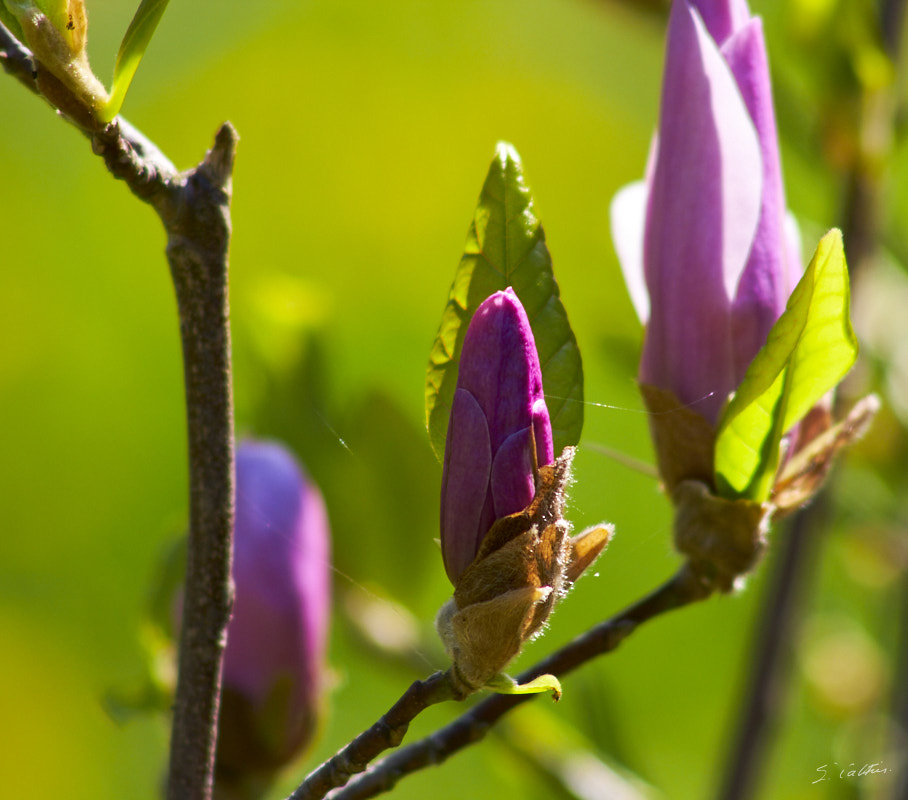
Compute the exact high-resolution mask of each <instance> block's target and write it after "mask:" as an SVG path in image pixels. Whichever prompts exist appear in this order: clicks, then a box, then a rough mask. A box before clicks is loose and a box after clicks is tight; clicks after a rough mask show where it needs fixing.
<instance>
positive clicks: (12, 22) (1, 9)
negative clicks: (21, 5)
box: [0, 0, 25, 42]
mask: <svg viewBox="0 0 908 800" xmlns="http://www.w3.org/2000/svg"><path fill="white" fill-rule="evenodd" d="M7 4H9V5H10V6H15V5H17V4H15V3H11V2H10V3H4V2H3V0H0V23H3V25H5V26H6V28H7V30H8V31H9V32H10V33H11V34H12V35H13V36H15V37H16V38H17V39H18V40H19V41H20V42H23V41H25V37H24V36H23V34H22V27H21V26H20V25H19V20H18V19H16V15H15V14H13V12H12V11H11V10H10V9H9V8H7Z"/></svg>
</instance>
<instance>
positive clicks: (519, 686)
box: [486, 672, 561, 700]
mask: <svg viewBox="0 0 908 800" xmlns="http://www.w3.org/2000/svg"><path fill="white" fill-rule="evenodd" d="M486 688H487V689H491V690H492V691H493V692H497V693H498V694H542V693H543V692H551V693H552V698H553V699H555V700H558V699H560V698H561V681H559V680H558V678H556V677H555V676H554V675H548V674H546V675H540V676H539V677H538V678H533V680H531V681H527V682H526V683H517V681H515V680H514V679H513V678H512V677H511V676H510V675H505V674H504V673H503V672H499V673H498V674H497V675H496V676H495V677H494V678H492V680H490V681H489V682H488V683H487V684H486Z"/></svg>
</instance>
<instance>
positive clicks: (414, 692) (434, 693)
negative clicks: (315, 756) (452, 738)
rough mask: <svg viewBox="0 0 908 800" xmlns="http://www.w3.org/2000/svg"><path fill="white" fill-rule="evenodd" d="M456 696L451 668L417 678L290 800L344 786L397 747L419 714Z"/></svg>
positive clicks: (307, 799) (305, 798)
mask: <svg viewBox="0 0 908 800" xmlns="http://www.w3.org/2000/svg"><path fill="white" fill-rule="evenodd" d="M454 697H455V692H454V687H453V684H452V683H451V679H450V675H449V673H448V672H436V673H435V674H434V675H431V676H430V677H429V678H427V679H426V680H424V681H416V682H415V683H413V684H412V685H411V686H410V688H409V689H407V691H406V692H404V694H403V695H402V696H401V698H400V699H399V700H398V701H397V702H396V703H395V704H394V705H393V706H391V708H390V710H389V711H388V713H387V714H385V715H384V716H383V717H382V718H381V719H380V720H379V721H378V722H376V723H375V724H374V725H373V726H372V727H371V728H369V729H368V730H366V731H364V732H363V733H361V734H360V735H359V736H357V737H356V738H355V739H354V740H353V741H352V742H350V744H348V745H347V746H346V747H345V748H344V749H343V750H341V751H340V752H339V753H337V755H335V756H334V757H333V758H331V759H329V760H328V761H326V762H325V763H324V764H322V765H321V766H320V767H319V768H318V769H316V770H315V771H314V772H312V773H311V774H310V775H309V776H308V777H307V778H306V780H305V781H303V783H302V784H300V786H298V787H297V789H296V790H295V791H294V792H293V794H291V795H290V796H289V798H288V800H315V798H321V797H324V796H325V795H326V794H327V793H328V792H329V791H330V790H331V789H334V788H336V787H338V786H343V785H344V784H345V783H346V782H347V781H348V780H349V779H350V776H351V775H355V774H356V773H358V772H362V771H363V770H364V769H365V768H366V766H367V765H368V763H369V762H370V761H371V760H372V759H373V758H375V757H376V756H377V755H378V754H379V753H382V752H384V751H385V750H388V749H389V748H391V747H397V746H398V745H399V744H400V743H401V741H403V738H404V736H405V735H406V733H407V728H408V727H409V725H410V723H411V722H412V721H413V719H415V718H416V716H417V715H418V714H420V713H421V712H422V711H424V710H425V709H427V708H428V707H429V706H431V705H434V704H435V703H440V702H442V701H444V700H453V699H454Z"/></svg>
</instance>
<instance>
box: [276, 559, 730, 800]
mask: <svg viewBox="0 0 908 800" xmlns="http://www.w3.org/2000/svg"><path fill="white" fill-rule="evenodd" d="M712 591H713V586H712V585H711V584H710V583H708V582H705V581H703V580H701V579H700V577H698V576H697V575H696V574H695V573H694V572H693V571H691V570H690V568H689V567H687V566H684V567H682V569H681V570H680V571H679V572H678V573H677V574H676V575H675V576H674V577H673V578H671V580H669V581H668V582H666V583H665V584H663V585H662V586H661V587H660V588H658V589H657V590H656V591H654V592H653V593H652V594H650V595H648V596H647V597H645V598H643V599H642V600H640V601H639V602H637V603H635V604H634V605H632V606H630V607H629V608H627V609H625V610H624V611H623V612H621V613H620V614H618V615H616V616H615V617H612V618H611V619H609V620H606V621H605V622H602V623H600V624H599V625H597V626H596V627H594V628H592V629H591V630H589V631H587V632H586V633H584V634H583V635H582V636H579V637H577V638H576V639H574V641H572V642H571V643H569V644H568V645H566V646H565V647H563V648H561V649H560V650H558V651H557V652H555V653H553V654H552V655H550V656H549V657H548V658H545V659H543V660H542V661H540V662H539V663H538V664H536V665H535V666H533V667H530V669H528V670H527V671H526V672H524V673H522V674H521V675H519V676H518V678H517V680H518V682H520V683H525V682H527V681H530V680H533V679H534V678H536V677H538V676H539V675H544V674H546V673H549V674H552V675H556V676H558V677H559V678H560V677H563V676H565V675H567V674H568V673H569V672H571V671H573V670H574V669H576V668H577V667H579V666H581V665H582V664H585V663H586V662H587V661H590V660H591V659H593V658H595V657H597V656H599V655H602V654H603V653H607V652H609V651H611V650H614V649H615V648H616V647H617V646H618V645H619V644H621V642H622V641H624V639H625V638H626V637H627V636H628V635H629V634H630V633H632V632H633V631H634V630H636V629H637V627H638V626H639V625H641V624H642V623H644V622H646V621H647V620H649V619H652V618H653V617H656V616H658V615H660V614H663V613H665V612H666V611H671V610H672V609H675V608H681V607H682V606H685V605H688V604H690V603H693V602H696V601H698V600H703V599H704V598H706V597H708V596H709V595H710V594H712ZM414 685H415V684H414ZM411 689H412V687H411ZM532 696H533V695H504V694H495V695H492V696H491V697H488V698H486V699H485V700H483V701H482V702H481V703H479V704H477V705H476V706H474V707H473V708H471V709H470V710H469V711H467V712H466V713H464V714H463V715H461V716H460V717H458V718H457V719H456V720H454V721H453V722H452V723H450V724H448V725H446V726H445V727H443V728H441V729H440V730H438V731H436V732H435V733H433V734H432V735H431V736H428V737H427V738H425V739H423V740H421V741H419V742H415V743H414V744H411V745H408V746H407V747H405V748H403V749H401V750H399V751H398V752H396V753H395V754H393V755H391V756H389V757H388V758H386V759H384V760H383V761H381V762H380V763H379V764H377V765H376V766H375V767H373V768H372V769H370V770H369V771H368V772H366V774H365V775H362V776H361V777H359V778H357V779H356V780H354V781H353V782H352V783H351V784H350V785H349V786H346V787H345V788H343V789H341V790H340V791H337V792H333V793H332V794H331V795H329V796H330V797H331V798H332V800H353V799H354V798H357V799H358V798H366V797H374V796H375V795H378V794H381V793H383V792H387V791H389V790H390V789H391V788H393V787H394V786H395V785H396V784H397V782H398V781H399V780H400V779H401V778H402V777H404V776H405V775H408V774H410V773H411V772H416V771H418V770H420V769H423V768H424V767H427V766H430V765H437V764H440V763H441V762H442V761H444V760H445V759H447V758H448V757H449V756H451V755H453V754H454V753H456V752H457V751H458V750H461V749H463V748H464V747H467V746H469V745H471V744H474V743H475V742H478V741H480V740H481V739H482V738H483V737H484V736H485V734H486V733H487V732H488V730H489V728H490V727H491V726H492V725H494V724H495V723H496V722H497V721H498V720H499V719H500V718H501V717H502V716H504V715H505V714H506V713H507V712H508V711H510V710H511V709H513V708H516V707H517V706H518V705H520V704H521V703H524V702H526V701H527V700H529V699H531V697H532ZM411 719H412V718H411ZM408 721H409V720H408ZM374 728H375V726H373V728H372V729H370V731H372V730H373V729H374ZM370 731H367V732H366V733H365V734H361V736H360V737H358V738H363V737H365V736H367V735H368V734H369V733H370ZM389 746H394V745H393V744H392V745H386V746H385V747H382V748H381V749H377V750H376V751H375V755H377V754H378V753H379V752H381V750H383V749H387V747H389ZM342 752H343V751H342ZM373 757H374V756H373ZM335 758H337V757H335ZM329 763H330V762H329ZM326 766H327V765H323V766H322V767H320V768H319V770H317V771H316V773H317V772H318V771H320V770H323V769H325V768H326ZM364 766H365V764H363V765H362V766H360V767H359V769H360V770H362V769H363V767H364ZM316 773H313V775H315V774H316ZM311 777H312V776H310V778H308V779H307V780H306V783H304V784H303V785H302V786H300V787H299V788H298V789H297V790H296V791H295V792H294V793H293V794H292V795H290V797H289V798H288V800H320V798H322V797H324V796H325V794H324V791H326V790H327V789H323V788H322V787H318V788H316V787H315V786H311V785H310V784H309V781H310V780H311ZM348 777H349V773H348V774H346V775H344V776H343V780H344V781H345V780H346V779H347V778H348ZM342 785H343V781H340V782H337V783H335V784H334V786H335V787H337V786H342ZM323 786H326V785H323ZM327 788H331V787H327Z"/></svg>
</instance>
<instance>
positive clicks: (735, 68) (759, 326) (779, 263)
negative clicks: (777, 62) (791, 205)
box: [722, 18, 790, 382]
mask: <svg viewBox="0 0 908 800" xmlns="http://www.w3.org/2000/svg"><path fill="white" fill-rule="evenodd" d="M722 52H723V55H724V56H725V57H726V59H727V60H728V64H729V66H730V68H731V70H732V73H733V74H734V76H735V78H736V80H737V82H738V86H739V88H740V89H741V93H742V95H743V97H744V102H745V103H746V105H747V109H748V111H749V112H750V116H751V119H753V121H754V125H755V126H756V129H757V135H758V137H759V140H760V149H761V154H762V161H763V202H762V209H761V214H760V222H759V225H758V226H757V233H756V236H755V237H754V243H753V247H752V249H751V252H750V256H749V258H748V260H747V265H746V267H745V269H744V273H743V274H742V276H741V280H740V281H739V283H738V287H737V290H736V293H735V299H734V305H733V308H732V315H733V318H734V319H733V323H732V324H733V327H732V331H733V334H732V336H733V340H734V344H735V355H734V360H735V378H736V382H738V381H740V380H741V379H742V378H743V377H744V372H745V371H746V369H747V365H748V364H750V362H751V360H752V359H753V357H754V356H755V355H756V354H757V351H758V350H759V349H760V348H761V347H762V346H763V344H764V343H765V342H766V336H767V335H768V334H769V330H770V328H772V326H773V323H774V322H775V321H776V319H778V317H779V315H780V314H781V313H782V311H783V310H784V308H785V302H786V300H787V298H788V294H789V284H790V281H789V280H788V275H787V264H786V261H787V258H786V252H785V247H784V246H783V243H784V240H785V237H784V232H783V231H784V224H785V222H784V221H785V193H784V190H783V188H782V173H781V168H780V165H779V149H778V144H777V141H776V123H775V114H774V112H773V106H772V87H771V85H770V82H769V65H768V63H767V59H766V46H765V42H764V40H763V26H762V23H761V21H760V20H759V19H757V18H754V19H751V20H750V21H749V22H748V23H747V24H746V25H745V26H743V27H742V28H741V29H740V30H738V31H736V32H735V34H734V35H733V36H732V37H731V38H729V39H728V41H727V42H726V43H725V45H724V46H723V48H722Z"/></svg>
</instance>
